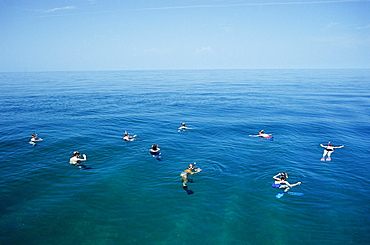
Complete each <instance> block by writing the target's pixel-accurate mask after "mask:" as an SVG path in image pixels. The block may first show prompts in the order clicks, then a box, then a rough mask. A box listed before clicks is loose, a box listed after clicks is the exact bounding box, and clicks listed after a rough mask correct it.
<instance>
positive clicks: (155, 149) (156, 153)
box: [149, 144, 161, 160]
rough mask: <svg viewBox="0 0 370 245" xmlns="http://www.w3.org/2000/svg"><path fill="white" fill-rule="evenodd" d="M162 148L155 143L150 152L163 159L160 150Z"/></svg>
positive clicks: (158, 158)
mask: <svg viewBox="0 0 370 245" xmlns="http://www.w3.org/2000/svg"><path fill="white" fill-rule="evenodd" d="M160 150H161V149H160V148H159V147H158V145H156V144H154V145H152V148H151V149H150V150H149V153H150V155H152V156H153V157H155V158H157V160H161V152H160Z"/></svg>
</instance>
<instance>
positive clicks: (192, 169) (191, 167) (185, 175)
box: [180, 162, 202, 188]
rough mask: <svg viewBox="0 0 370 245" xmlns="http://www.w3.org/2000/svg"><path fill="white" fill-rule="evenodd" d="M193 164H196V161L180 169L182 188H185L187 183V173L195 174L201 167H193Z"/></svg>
mask: <svg viewBox="0 0 370 245" xmlns="http://www.w3.org/2000/svg"><path fill="white" fill-rule="evenodd" d="M195 164H197V163H196V162H194V163H193V164H189V166H188V168H187V169H185V170H184V171H182V173H181V174H180V176H181V178H182V186H183V187H184V188H187V185H186V183H188V182H189V179H188V175H189V174H190V175H193V174H196V173H199V172H201V171H202V169H200V168H196V169H194V167H195Z"/></svg>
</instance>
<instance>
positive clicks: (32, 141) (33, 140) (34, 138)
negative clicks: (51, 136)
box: [29, 134, 42, 145]
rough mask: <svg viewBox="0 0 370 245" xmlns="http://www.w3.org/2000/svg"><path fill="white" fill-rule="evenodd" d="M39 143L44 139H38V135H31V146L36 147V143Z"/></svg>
mask: <svg viewBox="0 0 370 245" xmlns="http://www.w3.org/2000/svg"><path fill="white" fill-rule="evenodd" d="M38 141H42V139H41V138H37V134H32V135H31V139H30V142H29V143H30V144H31V145H36V143H37V142H38Z"/></svg>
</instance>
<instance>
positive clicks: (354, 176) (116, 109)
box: [0, 70, 370, 245]
mask: <svg viewBox="0 0 370 245" xmlns="http://www.w3.org/2000/svg"><path fill="white" fill-rule="evenodd" d="M0 89H1V93H0V98H1V100H0V101H1V102H0V103H1V106H0V115H1V117H0V126H1V129H2V134H1V136H0V143H1V144H2V147H1V148H0V149H1V155H2V160H1V162H0V168H1V178H0V194H1V205H0V215H1V216H0V225H1V230H0V243H1V244H22V245H23V244H37V245H39V244H86V245H94V244H96V245H101V244H102V245H105V244H107V245H110V244H144V245H146V244H154V245H157V244H158V245H159V244H161V245H162V244H171V245H172V244H177V245H181V244H186V245H188V244H195V245H197V244H201V245H208V244H212V245H218V244H221V245H224V244H225V245H228V244H232V245H234V244H262V245H264V244H267V245H269V244H273V245H280V244H281V245H283V244H284V245H297V244H298V245H300V244H302V245H305V244H310V245H311V244H369V242H370V208H369V207H370V205H369V204H370V180H369V179H370V178H369V177H370V175H369V170H370V161H369V146H370V145H369V139H370V133H369V132H370V124H369V122H370V70H169V71H106V72H102V71H100V72H34V73H0ZM182 122H186V124H187V126H189V127H192V128H193V129H189V130H187V131H185V132H183V133H178V132H177V128H178V127H179V126H180V124H181V123H182ZM261 129H264V130H265V132H266V133H271V134H273V136H274V138H273V140H269V139H259V138H256V137H250V136H249V135H253V134H257V133H258V131H259V130H261ZM125 131H127V132H129V133H130V134H131V135H133V134H137V135H138V139H140V140H137V141H133V142H124V141H123V140H122V137H123V133H124V132H125ZM32 133H37V134H38V136H39V137H41V138H43V141H41V142H39V144H37V146H32V145H30V144H29V143H28V141H29V139H30V136H31V134H32ZM329 141H330V142H332V143H333V144H334V145H336V146H339V145H344V148H342V149H337V150H335V152H334V153H333V155H332V161H320V158H321V156H322V153H323V148H321V147H320V144H326V143H327V142H329ZM152 144H158V145H159V147H160V148H161V152H162V161H158V160H156V159H155V158H153V157H152V156H151V155H149V148H150V147H151V145H152ZM75 150H78V151H80V152H81V153H85V154H86V155H87V161H86V163H85V164H86V165H87V166H89V167H91V169H87V170H81V169H79V168H77V167H74V166H71V165H70V164H69V158H70V157H71V151H75ZM192 162H197V166H198V167H200V168H202V169H203V171H202V172H201V173H198V174H195V175H193V176H192V177H191V178H192V179H193V183H189V184H188V191H185V190H184V189H183V188H182V184H181V178H180V176H179V174H180V173H181V172H182V171H183V170H184V169H186V168H187V165H188V164H189V163H192ZM282 171H285V172H288V174H289V179H288V180H289V181H290V182H291V183H295V182H297V181H302V182H303V183H302V185H300V186H296V187H293V188H292V189H291V191H292V192H299V193H303V195H301V196H296V195H288V194H285V195H284V196H283V197H282V198H280V199H277V198H276V197H275V195H276V194H277V193H278V192H279V190H277V189H274V188H271V183H272V182H273V179H272V176H273V175H275V174H276V173H279V172H282ZM189 190H190V191H192V193H193V194H190V193H191V192H190V191H189Z"/></svg>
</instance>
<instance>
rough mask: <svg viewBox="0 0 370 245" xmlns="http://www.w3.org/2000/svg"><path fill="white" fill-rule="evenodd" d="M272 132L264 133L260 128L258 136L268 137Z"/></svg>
mask: <svg viewBox="0 0 370 245" xmlns="http://www.w3.org/2000/svg"><path fill="white" fill-rule="evenodd" d="M271 135H272V134H265V131H263V130H261V131H259V132H258V136H260V137H263V138H268V137H270V136H271Z"/></svg>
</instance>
